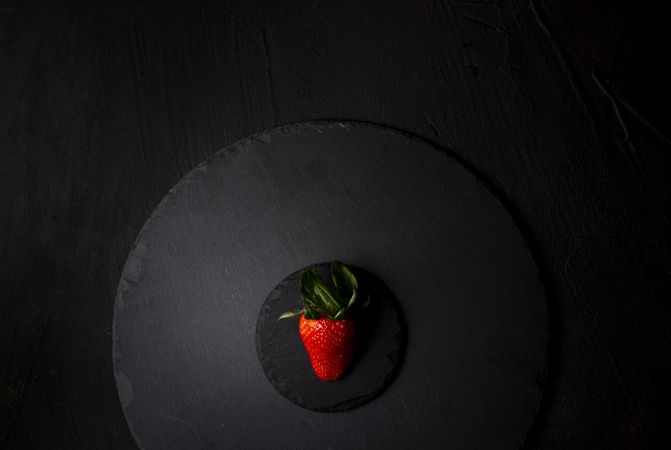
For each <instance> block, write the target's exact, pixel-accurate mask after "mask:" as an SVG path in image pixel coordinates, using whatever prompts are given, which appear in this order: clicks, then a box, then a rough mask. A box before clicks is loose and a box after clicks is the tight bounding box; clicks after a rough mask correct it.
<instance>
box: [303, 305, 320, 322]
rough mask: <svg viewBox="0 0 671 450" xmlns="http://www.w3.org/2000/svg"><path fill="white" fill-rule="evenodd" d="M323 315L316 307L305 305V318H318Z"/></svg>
mask: <svg viewBox="0 0 671 450" xmlns="http://www.w3.org/2000/svg"><path fill="white" fill-rule="evenodd" d="M321 316H323V314H322V313H321V311H318V310H317V309H315V308H310V307H309V306H306V307H305V318H306V319H310V320H316V319H319V318H321Z"/></svg>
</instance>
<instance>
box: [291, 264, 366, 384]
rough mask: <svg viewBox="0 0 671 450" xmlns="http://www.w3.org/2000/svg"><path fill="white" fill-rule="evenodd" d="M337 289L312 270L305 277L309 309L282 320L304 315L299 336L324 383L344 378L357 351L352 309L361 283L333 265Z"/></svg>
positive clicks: (344, 268)
mask: <svg viewBox="0 0 671 450" xmlns="http://www.w3.org/2000/svg"><path fill="white" fill-rule="evenodd" d="M331 276H332V278H333V286H331V285H328V284H326V283H324V282H323V281H322V279H321V276H320V275H319V272H318V271H317V269H315V268H314V267H311V268H309V269H307V270H305V271H304V272H303V274H302V275H301V297H303V301H304V302H305V308H303V309H302V310H300V311H288V312H285V313H284V314H282V315H281V316H280V319H285V318H287V317H294V316H297V315H300V316H301V318H300V321H299V323H298V334H299V335H300V337H301V340H302V341H303V345H304V346H305V350H306V351H307V353H308V357H309V358H310V363H311V364H312V369H313V370H314V372H315V374H317V377H319V379H320V380H323V381H334V380H337V379H339V378H340V377H342V376H343V374H344V373H345V371H346V370H347V366H348V365H349V364H350V362H351V361H352V357H353V356H354V350H355V340H356V339H355V337H356V333H355V331H354V320H352V318H351V317H350V316H349V315H348V310H349V309H350V308H351V307H352V306H354V304H356V302H357V299H358V298H359V297H358V289H359V287H358V283H357V280H356V278H355V277H354V275H353V274H352V272H351V271H350V270H349V268H348V267H347V266H345V265H344V264H343V263H341V262H338V261H334V262H332V263H331Z"/></svg>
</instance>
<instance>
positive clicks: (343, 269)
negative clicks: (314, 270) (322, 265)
mask: <svg viewBox="0 0 671 450" xmlns="http://www.w3.org/2000/svg"><path fill="white" fill-rule="evenodd" d="M331 276H332V277H333V283H334V284H335V286H336V288H337V290H338V293H339V294H340V299H341V300H342V301H343V303H344V302H345V301H347V300H348V299H349V300H350V301H351V299H352V298H353V294H354V291H356V290H357V289H358V283H357V281H356V277H355V276H354V274H353V273H352V271H350V270H349V268H348V267H347V266H346V265H345V264H343V263H341V262H340V261H333V262H332V263H331ZM354 298H355V297H354ZM355 299H356V298H355ZM340 306H341V307H345V306H346V305H345V304H341V305H340Z"/></svg>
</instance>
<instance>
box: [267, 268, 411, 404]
mask: <svg viewBox="0 0 671 450" xmlns="http://www.w3.org/2000/svg"><path fill="white" fill-rule="evenodd" d="M315 267H316V268H317V270H318V271H319V272H320V274H321V276H322V279H323V280H327V279H330V276H331V275H330V271H329V265H328V264H318V265H316V266H315ZM350 268H351V269H352V270H353V271H354V274H355V276H356V277H357V279H358V281H359V290H360V293H361V296H362V298H361V301H362V302H363V301H365V297H366V296H369V298H370V303H369V304H368V306H366V307H365V308H352V309H351V312H350V314H352V318H353V320H354V324H355V329H356V337H357V338H356V342H357V348H356V352H355V355H354V358H353V360H352V363H351V365H350V367H349V369H348V370H347V372H346V373H345V375H344V376H343V377H342V378H341V379H340V380H338V381H337V382H324V381H320V380H319V379H318V378H317V376H316V375H315V374H314V372H313V371H312V367H311V366H310V360H309V359H308V356H307V353H306V352H305V348H304V347H303V343H302V342H301V339H300V336H299V334H298V321H299V318H298V317H293V318H290V319H284V320H281V321H278V320H277V318H278V317H279V316H280V314H282V313H283V312H285V311H295V310H298V309H301V308H303V306H304V304H303V300H302V299H301V296H300V275H301V273H302V270H299V271H296V272H294V273H292V274H291V275H289V276H288V277H286V278H285V279H284V280H282V281H281V282H280V283H279V284H278V285H277V286H276V287H275V289H273V291H272V292H271V293H270V295H268V298H267V299H266V301H265V302H264V303H263V306H262V307H261V311H260V312H259V319H258V321H257V323H256V351H257V353H258V357H259V362H260V363H261V366H262V367H263V371H264V373H265V374H266V377H267V378H268V381H270V383H271V384H272V385H273V386H274V387H275V389H277V391H278V392H279V393H280V394H282V395H283V396H284V397H286V398H287V399H289V400H290V401H292V402H294V403H296V404H297V405H300V406H302V407H304V408H307V409H312V410H315V411H329V412H334V411H346V410H348V409H352V408H355V407H357V406H359V405H362V404H364V403H366V402H369V401H370V400H372V399H373V398H375V397H377V396H378V395H380V394H381V393H382V392H383V391H384V390H385V389H386V388H387V386H388V385H389V383H391V382H392V381H393V379H394V376H395V375H396V373H397V372H398V370H399V369H400V368H401V364H402V361H403V352H404V350H405V340H406V338H407V327H406V324H405V318H404V317H403V310H402V309H401V304H400V303H399V302H398V299H396V297H394V294H393V293H392V292H391V291H390V290H389V288H388V287H387V286H385V285H384V283H383V282H382V280H380V279H379V278H377V277H376V276H375V275H373V274H371V273H368V272H366V271H364V270H362V269H360V268H356V267H350Z"/></svg>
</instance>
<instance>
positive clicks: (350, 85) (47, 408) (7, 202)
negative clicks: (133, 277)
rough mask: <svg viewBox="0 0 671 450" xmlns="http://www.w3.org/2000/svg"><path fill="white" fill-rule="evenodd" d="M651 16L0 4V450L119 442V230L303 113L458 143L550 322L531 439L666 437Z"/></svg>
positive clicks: (662, 244) (666, 165) (663, 122)
mask: <svg viewBox="0 0 671 450" xmlns="http://www.w3.org/2000/svg"><path fill="white" fill-rule="evenodd" d="M660 3H661V2H660ZM667 24H668V15H667V14H666V12H665V11H662V10H661V9H656V8H654V7H652V6H651V5H643V4H642V2H634V1H622V0H617V1H612V0H600V1H590V2H584V1H580V0H569V1H568V2H556V1H550V0H533V1H507V2H506V1H500V2H497V1H486V0H470V1H469V0H455V1H438V0H437V1H410V0H407V1H396V0H386V1H324V0H322V1H298V2H289V1H277V2H256V1H243V0H240V1H221V2H198V1H191V2H183V3H166V2H159V1H138V2H127V1H107V2H101V1H84V0H70V1H60V2H59V1H52V2H48V3H45V2H37V1H35V2H30V1H26V2H20V1H11V0H0V227H1V228H0V229H1V232H0V283H1V284H0V286H2V289H1V290H0V448H1V449H20V448H50V449H61V448H63V449H74V448H85V449H91V448H95V449H98V448H100V449H104V448H110V449H112V448H113V449H125V448H134V443H133V440H132V438H131V436H130V433H129V431H128V428H127V425H126V423H125V421H124V418H123V415H122V413H121V408H120V405H119V401H118V397H117V391H116V388H115V384H114V379H113V375H112V358H111V350H112V336H111V327H112V308H113V301H114V294H115V289H116V285H117V283H118V280H119V276H120V271H121V268H122V266H123V263H124V261H125V258H126V256H127V255H128V252H129V250H130V248H131V246H132V243H133V240H134V239H135V236H136V235H137V233H138V231H139V229H140V227H141V226H142V224H143V223H144V221H145V219H146V218H147V217H148V215H149V214H150V213H151V211H152V210H153V209H154V207H155V206H156V205H157V203H158V202H159V201H160V200H161V198H162V197H163V196H164V195H165V194H166V193H167V192H168V190H169V189H170V188H171V187H172V186H173V185H174V184H175V183H176V182H177V181H178V180H179V179H180V178H181V177H182V176H183V175H185V174H186V173H187V172H188V171H189V170H190V169H192V168H193V167H194V166H195V165H196V164H197V163H199V162H200V161H202V160H203V159H205V158H206V157H207V156H208V155H211V154H212V153H214V152H215V151H216V150H218V149H219V148H221V147H223V146H225V145H226V144H228V143H231V142H233V141H235V140H237V139H239V138H241V137H244V136H247V135H249V134H251V133H254V132H256V131H259V130H261V129H264V128H268V127H272V126H275V125H279V124H285V123H289V122H294V121H300V120H309V119H349V120H362V121H370V122H374V123H378V124H383V125H389V126H392V127H395V128H399V129H402V130H405V131H408V132H411V133H415V134H417V135H419V136H422V137H424V138H426V139H428V140H430V141H432V142H435V143H438V144H440V145H442V146H444V147H448V148H450V149H452V150H453V151H454V152H455V153H456V154H457V155H459V156H460V157H462V158H463V159H464V160H465V161H467V162H468V163H469V164H470V165H471V166H472V167H473V168H474V169H475V170H476V171H477V172H478V173H480V174H481V175H482V176H484V177H485V178H486V179H487V180H488V181H489V182H490V183H491V184H492V185H493V186H495V187H496V188H497V189H498V190H499V191H500V192H501V194H502V195H504V196H505V197H507V198H508V199H509V202H510V203H511V204H512V205H513V206H514V208H515V209H516V210H517V212H518V213H519V216H520V219H521V220H523V221H524V222H526V224H527V225H528V230H527V231H528V233H529V235H530V238H531V239H532V240H533V241H534V242H535V243H536V246H537V252H538V257H539V260H540V261H541V262H542V264H543V265H544V270H545V272H546V275H547V276H546V278H547V280H546V282H547V283H548V286H549V292H550V294H551V296H550V299H549V303H550V304H549V308H550V314H551V326H552V332H553V341H552V344H551V351H552V358H553V359H552V363H551V364H552V367H551V376H550V379H549V382H548V388H547V397H546V400H545V402H544V404H543V407H542V410H541V413H540V416H539V418H538V421H537V425H536V427H535V428H534V430H533V431H532V433H531V435H530V437H529V440H528V445H527V447H528V448H534V449H535V448H539V449H583V448H584V449H593V448H604V449H606V448H607V449H620V448H622V449H636V448H670V447H671V439H670V437H669V435H668V434H666V433H665V432H664V428H665V427H664V426H665V425H668V424H669V423H670V422H671V415H670V414H669V405H670V403H671V384H670V383H669V375H670V374H671V370H670V369H671V357H670V355H671V352H670V348H669V347H670V345H671V328H670V320H671V318H670V316H671V306H670V304H669V300H670V299H671V295H670V294H671V255H670V253H669V225H670V224H669V214H670V213H671V181H670V178H671V173H670V172H671V154H670V153H669V151H670V150H671V139H670V138H669V136H670V135H671V123H670V122H669V118H670V117H671V114H670V113H671V111H670V110H671V107H670V106H669V105H671V87H670V85H669V81H668V80H669V79H671V71H670V70H669V67H668V64H667V63H666V59H667V58H668V57H669V55H670V54H671V46H670V45H669V44H668V43H667V42H671V38H670V37H669V34H670V33H669V32H668V25H667Z"/></svg>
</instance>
